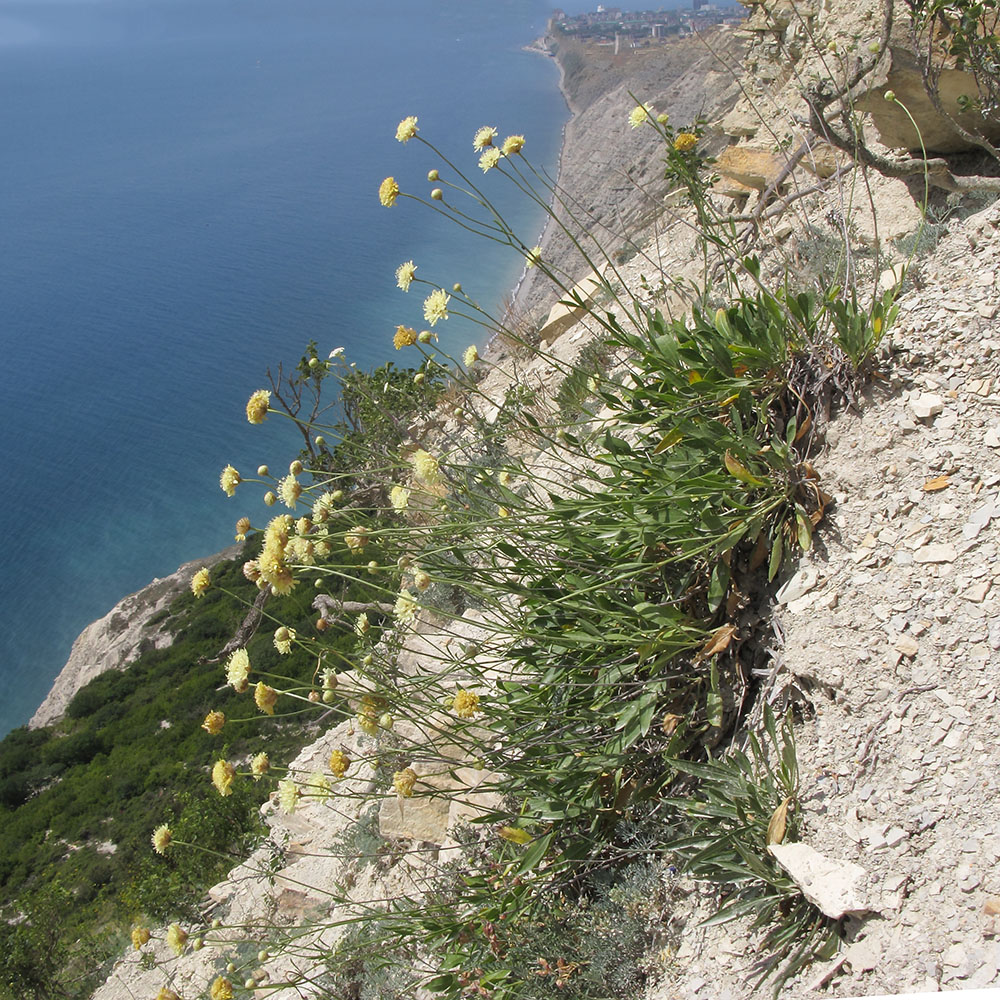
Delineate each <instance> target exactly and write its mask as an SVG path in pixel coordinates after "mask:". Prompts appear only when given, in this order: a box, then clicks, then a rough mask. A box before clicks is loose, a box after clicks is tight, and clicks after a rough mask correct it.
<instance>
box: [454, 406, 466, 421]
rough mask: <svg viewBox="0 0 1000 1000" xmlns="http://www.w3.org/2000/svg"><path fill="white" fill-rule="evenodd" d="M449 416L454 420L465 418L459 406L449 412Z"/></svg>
mask: <svg viewBox="0 0 1000 1000" xmlns="http://www.w3.org/2000/svg"><path fill="white" fill-rule="evenodd" d="M451 415H452V416H453V417H454V418H455V419H456V420H461V419H462V417H464V416H465V410H463V409H462V407H461V406H456V407H455V409H454V410H452V411H451Z"/></svg>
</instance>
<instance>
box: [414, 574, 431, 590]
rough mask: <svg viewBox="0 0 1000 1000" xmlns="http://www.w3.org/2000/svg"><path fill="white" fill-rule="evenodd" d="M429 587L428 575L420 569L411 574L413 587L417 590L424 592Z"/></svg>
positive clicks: (429, 578)
mask: <svg viewBox="0 0 1000 1000" xmlns="http://www.w3.org/2000/svg"><path fill="white" fill-rule="evenodd" d="M430 585H431V577H430V574H429V573H426V572H424V570H422V569H418V570H417V571H416V572H415V573H414V574H413V586H414V587H416V588H417V590H420V591H424V590H426V589H427V588H428V587H429V586H430Z"/></svg>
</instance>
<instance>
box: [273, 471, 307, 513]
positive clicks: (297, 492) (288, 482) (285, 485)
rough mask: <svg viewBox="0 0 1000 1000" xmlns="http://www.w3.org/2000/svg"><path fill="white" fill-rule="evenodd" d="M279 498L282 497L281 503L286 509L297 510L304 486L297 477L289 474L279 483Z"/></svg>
mask: <svg viewBox="0 0 1000 1000" xmlns="http://www.w3.org/2000/svg"><path fill="white" fill-rule="evenodd" d="M278 496H279V497H281V502H282V503H283V504H284V505H285V506H286V507H288V508H289V509H290V510H295V504H296V503H297V502H298V499H299V497H300V496H302V484H301V483H300V482H299V481H298V480H297V479H296V478H295V476H293V475H291V474H289V475H287V476H285V478H284V479H282V480H281V482H279V483H278Z"/></svg>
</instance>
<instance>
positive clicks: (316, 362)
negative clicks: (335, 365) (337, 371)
mask: <svg viewBox="0 0 1000 1000" xmlns="http://www.w3.org/2000/svg"><path fill="white" fill-rule="evenodd" d="M320 364H321V362H320V360H319V358H310V359H309V367H310V368H312V370H313V371H315V370H316V369H317V368H319V366H320Z"/></svg>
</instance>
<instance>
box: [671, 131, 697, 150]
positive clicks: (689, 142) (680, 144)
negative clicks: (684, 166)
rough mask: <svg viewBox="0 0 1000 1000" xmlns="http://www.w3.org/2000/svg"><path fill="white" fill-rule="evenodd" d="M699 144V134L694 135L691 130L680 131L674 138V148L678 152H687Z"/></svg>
mask: <svg viewBox="0 0 1000 1000" xmlns="http://www.w3.org/2000/svg"><path fill="white" fill-rule="evenodd" d="M697 145H698V136H696V135H692V134H691V133H690V132H679V133H678V134H677V138H676V139H674V149H676V150H677V152H678V153H686V152H688V151H689V150H691V149H694V147H695V146H697Z"/></svg>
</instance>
